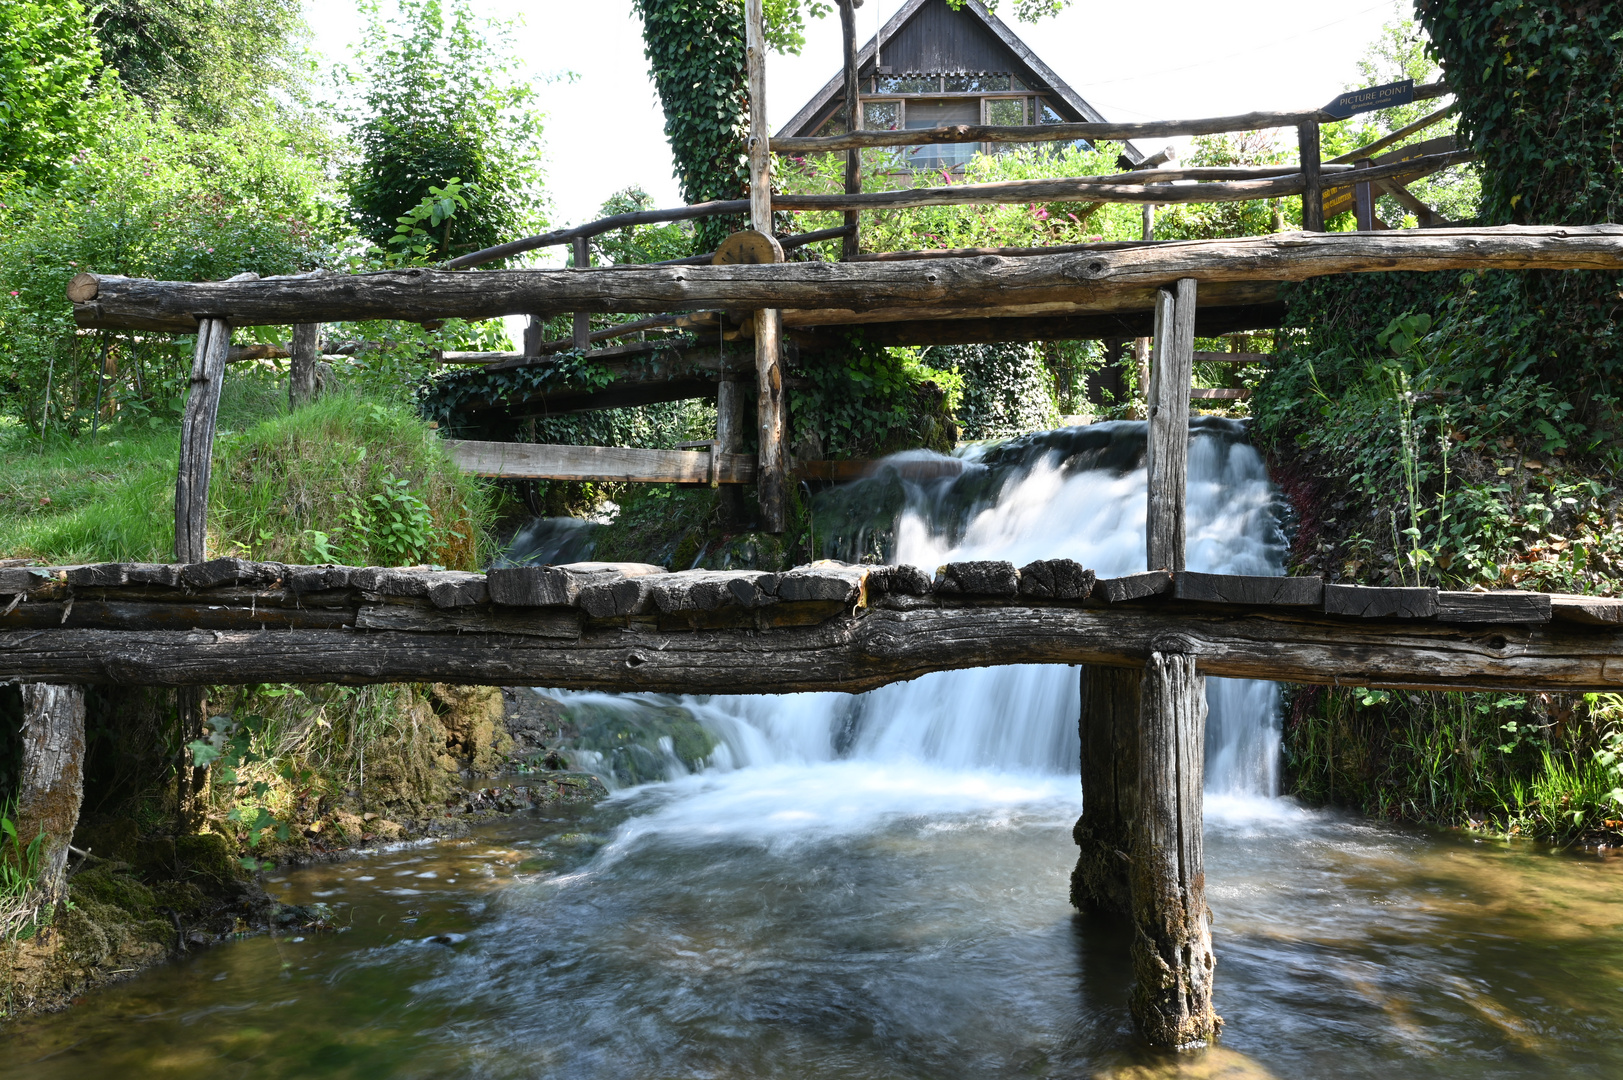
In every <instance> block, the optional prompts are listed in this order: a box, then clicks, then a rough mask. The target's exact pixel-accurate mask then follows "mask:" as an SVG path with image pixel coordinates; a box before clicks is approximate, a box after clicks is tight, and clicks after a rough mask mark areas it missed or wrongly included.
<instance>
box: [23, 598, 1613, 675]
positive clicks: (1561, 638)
mask: <svg viewBox="0 0 1623 1080" xmlns="http://www.w3.org/2000/svg"><path fill="white" fill-rule="evenodd" d="M817 603H822V607H821V608H819V607H817V606H816V604H817ZM830 603H833V602H807V603H806V604H803V605H800V606H799V609H798V611H797V610H796V607H795V605H785V604H778V605H774V606H772V607H771V608H770V609H769V611H768V614H769V615H770V616H771V617H770V618H765V617H763V616H760V615H759V614H758V613H756V612H752V611H747V612H743V613H742V617H735V618H733V619H732V621H733V622H734V623H735V625H734V626H733V627H731V628H719V629H696V630H695V629H689V628H688V627H690V626H692V625H695V622H693V621H690V620H689V618H688V617H685V616H682V615H681V614H679V613H678V614H673V615H670V616H664V617H661V618H658V619H655V618H652V617H650V618H647V619H642V620H637V619H632V620H629V621H628V620H625V619H621V618H615V619H611V620H608V622H607V623H606V624H595V623H592V622H590V621H589V620H586V621H583V616H582V615H581V613H579V612H576V611H572V610H569V609H556V610H555V609H540V610H538V611H536V612H534V613H533V614H525V613H524V612H514V611H511V610H505V611H494V612H487V611H484V610H483V609H478V608H475V609H469V610H466V611H465V612H464V611H458V612H456V613H454V614H455V619H454V621H453V619H452V618H451V617H450V616H445V617H444V618H443V620H442V621H441V622H440V623H439V624H438V625H439V626H440V627H441V628H440V629H437V630H423V631H409V630H392V631H391V630H378V631H367V630H365V629H354V628H349V627H346V628H343V629H266V630H259V629H257V626H258V625H260V624H261V623H264V624H266V625H274V623H275V621H276V620H275V619H273V618H272V617H271V615H270V614H269V613H268V612H266V611H264V610H263V609H256V610H255V611H254V612H253V613H251V614H250V613H249V612H248V611H239V612H238V613H237V615H236V616H234V617H233V619H232V620H229V621H234V622H235V623H236V624H237V625H238V626H241V625H242V624H244V623H246V624H247V625H248V626H249V627H253V628H251V629H250V628H243V629H225V628H220V629H192V630H181V629H175V630H143V629H128V630H118V629H98V628H88V627H87V628H81V627H79V626H76V625H74V623H75V622H76V621H78V620H79V619H80V618H82V617H88V616H89V615H91V614H93V612H90V611H86V612H84V613H83V614H81V613H80V610H79V607H78V606H77V605H76V606H75V607H74V608H73V609H72V611H71V612H69V613H67V620H66V621H67V623H68V625H65V626H64V625H61V622H62V619H63V614H64V613H63V605H62V604H60V603H55V604H46V605H42V606H43V607H45V608H47V609H49V610H45V611H41V612H37V613H29V612H28V611H27V609H28V608H29V607H30V606H31V605H30V604H24V605H22V606H21V607H20V608H19V609H18V611H17V612H14V613H13V614H12V615H11V616H9V617H7V619H6V620H3V621H0V627H6V626H15V625H18V622H20V621H22V619H20V618H19V616H22V617H23V618H26V619H27V620H28V622H29V623H30V624H31V625H30V626H29V628H25V629H17V630H9V629H8V630H4V631H0V678H9V679H29V680H49V681H56V682H74V683H119V682H122V683H134V684H145V685H162V686H184V685H206V684H219V683H245V682H339V683H347V684H363V683H374V682H396V681H416V680H434V681H443V682H460V683H474V684H498V685H504V684H515V685H519V684H524V685H535V686H555V687H560V688H574V689H596V690H646V691H660V692H669V693H760V694H776V693H786V692H792V691H802V690H806V691H810V690H819V691H821V690H842V691H848V692H853V693H854V692H859V691H863V690H871V689H873V688H875V687H878V686H883V685H886V684H887V683H892V682H900V681H903V680H907V679H914V678H917V677H919V676H920V675H925V674H928V673H929V672H932V671H946V670H953V669H958V668H972V667H989V666H996V665H1000V664H1030V663H1039V664H1097V665H1103V666H1107V667H1132V666H1141V665H1142V664H1144V663H1145V661H1146V660H1147V659H1148V657H1149V655H1150V654H1151V653H1152V652H1155V651H1158V650H1160V649H1162V648H1164V647H1166V646H1167V645H1168V644H1169V643H1175V644H1176V645H1177V646H1178V647H1179V648H1181V649H1186V650H1188V651H1189V652H1191V653H1192V654H1193V655H1194V656H1195V657H1196V663H1197V666H1198V669H1199V671H1200V672H1201V673H1202V674H1207V675H1219V676H1224V677H1230V678H1252V679H1277V680H1284V681H1289V682H1300V683H1313V684H1325V685H1343V686H1372V687H1382V686H1384V687H1395V688H1412V689H1433V690H1467V689H1480V690H1500V689H1517V688H1519V689H1526V690H1535V689H1542V690H1564V691H1617V690H1619V689H1623V629H1617V628H1607V629H1601V628H1594V629H1589V630H1572V629H1568V628H1567V627H1565V626H1563V625H1561V624H1550V625H1546V626H1536V627H1527V626H1484V627H1474V628H1473V627H1462V626H1457V625H1448V624H1439V623H1422V622H1404V623H1402V624H1399V623H1398V622H1397V621H1394V620H1373V619H1372V620H1347V619H1338V618H1335V617H1333V616H1326V615H1321V614H1315V613H1312V612H1301V611H1292V612H1281V611H1271V612H1268V613H1266V614H1260V613H1257V614H1253V613H1246V612H1237V611H1226V612H1225V611H1217V610H1213V609H1212V608H1211V607H1210V606H1205V607H1203V606H1201V605H1195V604H1186V603H1178V602H1168V601H1160V602H1151V603H1144V604H1136V605H1135V604H1117V605H1112V606H1109V607H1078V606H1060V605H1054V606H1043V605H1040V604H1037V603H1034V602H1018V603H1007V604H1002V605H986V604H977V603H974V602H964V603H963V604H962V606H924V607H919V608H917V609H915V610H906V611H899V610H889V609H887V608H867V609H861V610H859V611H858V613H857V614H855V615H852V614H849V611H850V608H849V607H844V608H840V607H839V606H838V605H837V604H835V606H836V611H835V612H833V613H828V611H827V608H828V606H829V605H830ZM391 609H398V610H399V612H400V613H401V615H403V616H410V615H411V614H412V610H411V606H410V605H409V604H406V603H400V604H391V605H384V606H383V607H382V608H381V610H391ZM218 614H219V613H216V615H218ZM707 616H708V617H712V618H713V617H714V613H713V612H712V613H703V612H695V614H694V615H693V616H692V619H694V620H701V621H699V622H698V623H697V624H698V625H700V626H702V625H703V621H702V620H703V619H704V618H705V617H707ZM295 617H296V616H294V615H292V614H288V615H286V616H285V621H293V619H294V618H295ZM312 617H314V616H312ZM328 617H330V615H329V616H328ZM793 617H802V618H806V619H808V620H810V619H818V618H821V619H822V621H818V622H815V623H814V624H813V625H774V623H782V622H783V621H786V620H790V619H791V618H793ZM525 619H528V620H529V624H533V625H536V626H537V627H538V630H534V631H532V630H527V629H525V626H526V625H527V624H526V623H525V622H524V620H525ZM221 621H227V620H223V619H222V620H221ZM410 622H411V625H425V626H426V625H431V624H432V622H433V620H432V619H430V617H429V615H428V614H424V615H423V616H422V617H421V618H417V619H412V620H410ZM543 623H544V624H545V625H544V626H543V625H541V624H543ZM125 625H131V626H133V625H136V624H135V623H134V622H133V621H128V622H126V623H125Z"/></svg>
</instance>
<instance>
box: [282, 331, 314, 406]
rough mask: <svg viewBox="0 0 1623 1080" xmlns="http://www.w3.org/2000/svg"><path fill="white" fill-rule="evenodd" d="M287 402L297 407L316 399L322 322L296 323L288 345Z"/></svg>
mask: <svg viewBox="0 0 1623 1080" xmlns="http://www.w3.org/2000/svg"><path fill="white" fill-rule="evenodd" d="M287 354H288V365H287V404H288V407H289V408H293V409H297V408H298V407H299V406H300V405H308V404H310V402H312V401H314V400H315V399H316V362H317V361H318V360H319V359H320V357H321V324H320V323H294V324H293V341H292V343H291V344H290V346H289V347H288V350H287Z"/></svg>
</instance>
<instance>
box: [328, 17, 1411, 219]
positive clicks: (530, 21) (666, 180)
mask: <svg viewBox="0 0 1623 1080" xmlns="http://www.w3.org/2000/svg"><path fill="white" fill-rule="evenodd" d="M904 2H905V0H866V3H864V4H863V5H862V7H861V8H860V9H858V11H857V38H858V44H859V45H860V44H861V43H862V42H865V41H867V40H868V39H869V38H871V37H873V34H874V29H875V24H876V19H877V20H882V19H888V18H889V17H890V16H891V15H892V14H894V13H895V12H896V10H897V9H898V8H899V7H901V6H902V4H903V3H904ZM473 6H474V9H475V10H476V11H479V12H481V13H483V14H486V15H488V16H491V17H495V18H500V19H514V18H517V19H520V20H522V23H523V25H522V26H521V27H520V28H519V29H518V31H517V34H516V39H517V41H518V43H519V45H520V47H521V49H522V50H523V52H524V54H525V55H526V56H527V58H528V61H529V65H530V72H531V74H532V76H533V77H535V78H537V79H538V80H547V81H544V82H542V83H541V84H540V85H539V94H540V101H541V107H542V109H543V110H544V111H545V112H546V114H547V119H546V121H545V126H546V135H545V145H544V147H543V161H544V167H545V169H546V173H547V179H546V183H547V191H548V195H549V197H550V198H551V200H552V204H553V209H552V213H551V218H552V221H553V222H554V224H556V225H563V224H578V223H580V222H583V221H589V220H591V219H593V218H595V217H597V216H598V214H597V209H598V207H599V206H600V205H601V204H602V203H603V201H604V200H605V199H607V198H608V197H609V196H610V195H612V194H614V193H615V192H617V191H620V190H623V189H624V188H626V187H628V186H630V185H633V184H636V185H640V186H641V187H642V188H643V189H645V190H646V191H647V192H648V193H649V194H651V195H652V196H653V197H654V201H655V204H656V205H658V206H679V205H681V203H682V198H681V195H680V193H679V192H678V190H677V186H676V181H675V179H674V178H673V177H672V175H671V155H670V147H669V145H668V144H667V143H666V141H665V135H664V117H663V116H662V114H661V113H660V109H659V100H658V97H657V96H656V94H655V92H654V86H653V82H652V81H651V80H650V78H649V77H648V65H647V61H646V60H645V59H644V57H643V52H642V31H641V25H640V24H639V22H638V21H637V20H636V19H635V18H634V17H633V16H632V12H631V3H630V0H539V2H535V0H532V2H529V3H524V2H520V0H474V5H473ZM1013 7H1014V0H1002V2H1001V3H1000V4H999V10H1000V12H1001V14H1002V15H1003V17H1004V20H1005V22H1007V23H1008V24H1009V25H1010V26H1011V27H1013V29H1014V31H1015V33H1017V34H1018V35H1020V37H1021V38H1023V39H1024V40H1025V42H1026V44H1027V45H1029V46H1030V47H1031V48H1032V50H1033V51H1034V52H1036V53H1037V55H1038V56H1040V57H1042V58H1043V60H1044V61H1046V62H1047V63H1048V65H1049V66H1050V67H1052V68H1053V69H1054V70H1055V71H1056V72H1058V73H1059V76H1060V77H1061V78H1062V79H1064V80H1065V81H1066V82H1067V83H1069V84H1070V86H1071V88H1072V89H1073V90H1075V91H1076V92H1077V93H1079V94H1081V95H1082V97H1084V98H1086V99H1087V100H1088V101H1089V102H1091V103H1092V104H1093V105H1094V107H1095V108H1097V109H1098V110H1099V111H1100V112H1101V113H1102V114H1103V115H1104V116H1105V118H1106V119H1108V120H1117V121H1133V120H1173V119H1184V118H1193V117H1200V116H1222V115H1227V114H1230V113H1239V112H1250V111H1252V110H1257V109H1298V108H1313V107H1316V106H1319V105H1323V104H1325V103H1326V102H1328V101H1330V100H1331V99H1332V98H1333V97H1335V95H1337V94H1339V93H1340V92H1341V91H1342V90H1344V89H1346V88H1347V87H1349V86H1351V85H1352V84H1354V83H1355V82H1356V81H1357V79H1358V68H1357V61H1358V59H1359V58H1360V57H1361V56H1362V55H1363V54H1364V51H1365V49H1366V48H1367V46H1368V44H1369V43H1370V42H1371V41H1373V40H1374V39H1375V37H1376V35H1377V34H1378V33H1379V31H1380V28H1381V26H1382V25H1383V24H1384V23H1387V22H1390V21H1392V20H1393V19H1396V18H1400V17H1401V18H1412V17H1413V9H1412V6H1411V5H1409V4H1397V3H1394V0H1380V2H1377V3H1369V2H1365V0H1343V2H1342V3H1340V4H1337V5H1324V4H1304V3H1302V2H1301V0H1226V2H1224V3H1215V4H1214V3H1211V2H1210V0H1201V2H1192V0H1158V2H1157V3H1155V4H1153V5H1152V4H1148V3H1138V4H1121V3H1108V4H1107V3H1101V2H1099V0H1076V3H1074V4H1073V6H1072V7H1071V8H1070V9H1068V10H1066V11H1065V12H1063V13H1061V14H1060V15H1059V16H1057V17H1054V18H1050V19H1044V20H1043V21H1042V22H1040V23H1037V24H1035V25H1032V24H1028V23H1021V22H1016V21H1015V20H1014V16H1013ZM305 15H306V18H307V19H308V21H309V23H310V26H311V30H312V32H313V34H314V40H313V42H312V44H313V47H314V48H315V49H316V50H317V51H318V52H319V53H321V54H323V55H325V56H326V57H327V58H328V59H329V60H335V61H336V60H345V59H349V58H350V56H351V52H352V50H353V48H354V47H355V43H356V41H357V39H358V38H359V35H360V30H361V26H362V18H361V16H360V14H359V13H358V11H357V9H356V6H355V3H354V0H305ZM839 26H840V24H839V17H838V15H837V14H831V15H830V16H829V17H827V18H825V19H821V20H811V21H810V24H809V26H808V28H807V34H806V47H805V49H804V50H803V51H802V53H801V55H800V56H778V55H776V54H773V55H772V56H771V57H770V58H769V60H768V62H767V75H766V81H767V114H768V117H769V119H770V121H771V124H772V128H773V130H776V129H777V127H778V126H779V125H781V124H783V123H785V122H786V121H787V120H788V119H789V118H790V117H792V116H794V114H795V113H797V112H798V111H799V110H800V107H801V106H802V105H804V104H805V102H806V101H807V99H809V98H810V97H811V96H812V95H813V94H814V93H815V92H816V91H817V90H818V89H819V88H820V87H821V86H822V85H823V84H824V83H825V82H827V81H828V80H829V79H830V78H831V77H833V76H834V75H836V74H837V73H838V72H839V68H840V29H839ZM1172 141H1173V142H1177V141H1178V140H1172ZM1142 148H1143V149H1146V150H1151V151H1153V150H1155V149H1158V148H1159V147H1158V146H1144V147H1142Z"/></svg>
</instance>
